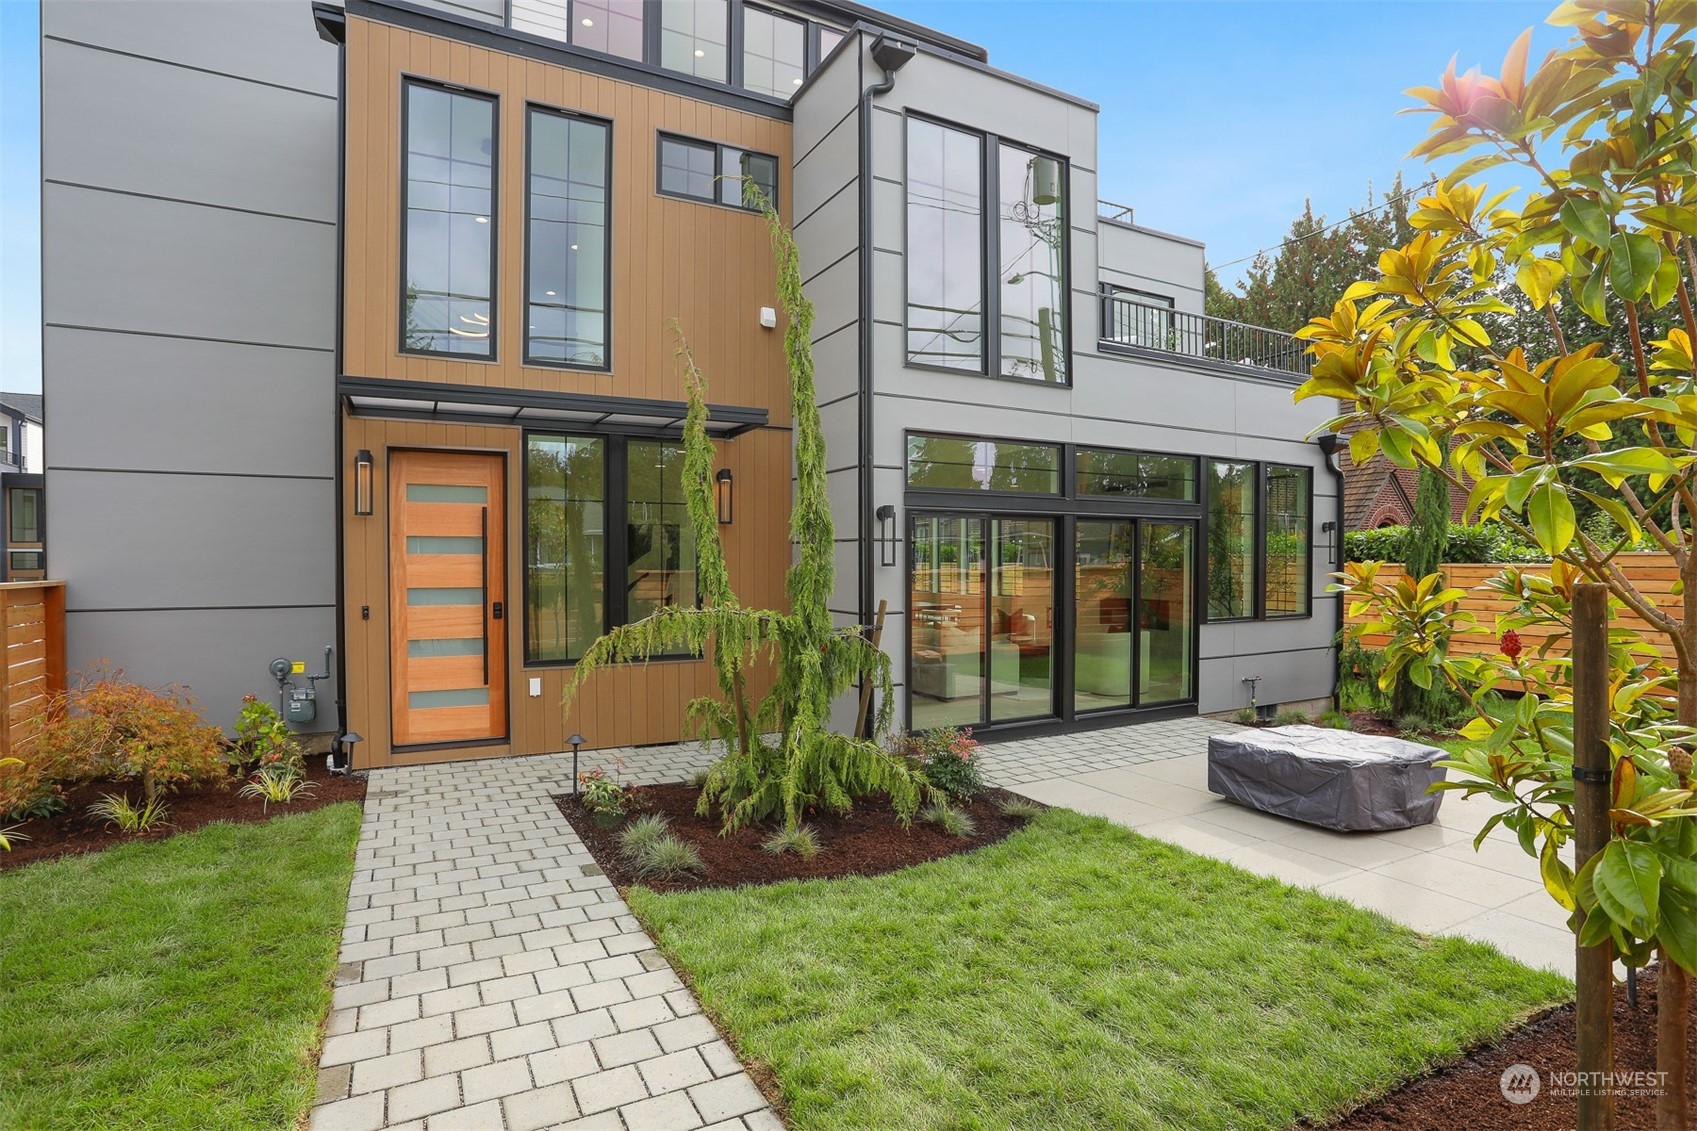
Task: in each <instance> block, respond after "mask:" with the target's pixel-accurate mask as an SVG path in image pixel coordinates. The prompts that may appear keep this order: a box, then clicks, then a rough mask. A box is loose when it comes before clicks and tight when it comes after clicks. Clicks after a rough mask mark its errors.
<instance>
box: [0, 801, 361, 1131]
mask: <svg viewBox="0 0 1697 1131" xmlns="http://www.w3.org/2000/svg"><path fill="white" fill-rule="evenodd" d="M359 823H360V809H359V806H357V805H345V804H344V805H332V806H327V807H326V808H323V809H319V810H316V811H314V812H311V813H306V814H302V815H300V816H290V817H282V818H279V819H277V820H274V821H270V822H267V823H265V824H251V825H211V826H208V827H206V828H204V829H201V830H199V831H197V832H192V833H185V834H183V835H181V836H177V837H173V838H172V839H170V840H167V841H163V842H160V843H155V844H132V845H125V846H123V847H121V848H115V849H111V850H110V851H107V852H103V853H100V854H98V855H93V856H83V857H76V858H71V859H66V860H57V861H49V862H45V863H41V864H33V865H31V866H29V867H27V868H22V869H19V870H17V871H14V872H7V873H4V874H0V1127H4V1128H8V1129H12V1128H17V1129H23V1128H29V1129H31V1131H36V1129H48V1128H51V1129H54V1131H59V1129H68V1128H118V1127H122V1128H137V1129H142V1128H145V1129H148V1131H163V1129H166V1128H210V1127H216V1128H219V1129H220V1131H236V1129H239V1128H250V1127H251V1128H266V1129H267V1131H283V1129H287V1128H289V1127H292V1126H293V1125H294V1123H295V1121H296V1120H297V1119H298V1118H299V1116H300V1115H301V1113H303V1112H304V1111H305V1110H306V1108H307V1106H308V1105H309V1104H310V1103H311V1101H312V1093H313V1081H314V1076H315V1063H314V1056H313V1053H314V1052H315V1049H316V1045H317V1043H318V1025H319V1022H320V1020H321V1019H322V1018H323V1016H324V1013H325V1011H326V1010H327V1009H328V1008H329V1004H330V979H331V975H332V973H333V972H334V970H335V964H336V953H337V950H338V948H339V946H340V942H341V927H342V918H343V914H344V912H345V911H346V909H347V891H348V879H349V877H350V876H351V874H352V872H353V848H354V842H355V841H356V840H357V839H358V837H359Z"/></svg>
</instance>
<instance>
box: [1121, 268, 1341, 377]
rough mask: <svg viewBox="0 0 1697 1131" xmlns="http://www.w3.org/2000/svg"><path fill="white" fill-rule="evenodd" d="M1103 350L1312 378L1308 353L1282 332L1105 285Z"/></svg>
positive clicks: (1303, 347)
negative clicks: (1136, 351) (1148, 352)
mask: <svg viewBox="0 0 1697 1131" xmlns="http://www.w3.org/2000/svg"><path fill="white" fill-rule="evenodd" d="M1101 294H1102V304H1101V305H1102V311H1101V316H1102V333H1101V338H1102V344H1103V345H1106V346H1134V347H1137V348H1140V349H1151V350H1161V351H1163V352H1166V353H1172V354H1178V355H1180V356H1182V357H1195V358H1201V359H1203V360H1206V361H1217V362H1222V363H1224V364H1226V365H1243V366H1248V367H1249V368H1251V369H1271V370H1273V371H1275V372H1278V373H1285V374H1288V375H1290V376H1292V377H1306V376H1308V364H1309V356H1308V348H1307V346H1305V345H1304V344H1303V343H1302V342H1301V341H1299V340H1298V339H1297V338H1295V337H1293V336H1292V335H1290V334H1287V333H1285V332H1283V331H1282V330H1269V329H1267V328H1266V327H1264V326H1246V325H1244V324H1243V323H1241V322H1228V321H1227V320H1226V319H1224V318H1213V317H1211V316H1209V315H1206V314H1191V313H1189V312H1188V311H1183V310H1174V309H1173V308H1172V307H1171V306H1164V305H1162V304H1160V303H1154V302H1146V301H1144V300H1142V299H1138V298H1133V297H1132V296H1130V295H1127V294H1125V293H1123V292H1119V291H1116V290H1115V289H1114V288H1113V287H1112V286H1111V285H1110V284H1106V283H1104V284H1103V285H1102V292H1101Z"/></svg>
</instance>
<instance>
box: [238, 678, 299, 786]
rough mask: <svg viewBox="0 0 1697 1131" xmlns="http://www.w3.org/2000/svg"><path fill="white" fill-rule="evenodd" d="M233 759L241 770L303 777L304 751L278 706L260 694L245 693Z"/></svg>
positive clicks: (255, 773) (272, 775) (273, 775)
mask: <svg viewBox="0 0 1697 1131" xmlns="http://www.w3.org/2000/svg"><path fill="white" fill-rule="evenodd" d="M230 760H231V761H232V762H233V763H234V764H235V766H236V768H237V769H239V770H244V771H249V772H251V773H252V774H254V775H258V774H260V773H265V772H268V776H271V777H290V778H296V779H299V778H304V777H305V776H306V761H305V752H304V751H303V750H302V749H301V744H300V740H299V739H297V738H295V736H294V734H293V732H291V731H290V730H289V727H288V724H287V723H285V722H284V721H283V716H281V715H279V714H278V713H277V710H276V708H275V707H273V706H271V704H269V703H267V702H265V701H264V700H262V699H260V698H259V697H258V696H257V695H244V696H242V709H241V713H240V714H239V715H237V716H236V743H235V747H234V749H233V750H232V751H231V755H230Z"/></svg>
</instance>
